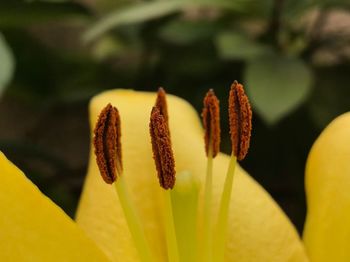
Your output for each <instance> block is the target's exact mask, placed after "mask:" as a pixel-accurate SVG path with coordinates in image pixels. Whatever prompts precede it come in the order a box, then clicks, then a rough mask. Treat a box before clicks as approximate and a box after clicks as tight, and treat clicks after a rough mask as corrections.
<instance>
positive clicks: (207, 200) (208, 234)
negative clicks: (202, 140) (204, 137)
mask: <svg viewBox="0 0 350 262" xmlns="http://www.w3.org/2000/svg"><path fill="white" fill-rule="evenodd" d="M212 186H213V146H212V142H211V138H210V139H209V148H208V158H207V174H206V179H205V189H204V190H205V191H204V211H203V219H204V222H203V255H202V261H208V262H210V261H212V256H213V253H212V252H213V247H212V244H213V240H212V238H213V232H212V219H211V217H212V215H211V213H212V212H211V209H212V208H211V205H212Z"/></svg>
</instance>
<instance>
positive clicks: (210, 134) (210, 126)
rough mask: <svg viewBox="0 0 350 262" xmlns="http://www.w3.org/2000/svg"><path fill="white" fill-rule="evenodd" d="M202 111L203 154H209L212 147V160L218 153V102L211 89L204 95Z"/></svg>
mask: <svg viewBox="0 0 350 262" xmlns="http://www.w3.org/2000/svg"><path fill="white" fill-rule="evenodd" d="M203 104H204V107H203V111H202V120H203V125H204V130H205V134H204V140H205V152H206V153H207V156H208V153H209V147H212V156H213V158H215V157H216V155H217V154H218V153H219V152H220V133H221V131H220V108H219V100H218V98H217V97H216V96H215V93H214V91H213V89H210V90H209V91H208V93H207V94H206V96H205V98H204V101H203Z"/></svg>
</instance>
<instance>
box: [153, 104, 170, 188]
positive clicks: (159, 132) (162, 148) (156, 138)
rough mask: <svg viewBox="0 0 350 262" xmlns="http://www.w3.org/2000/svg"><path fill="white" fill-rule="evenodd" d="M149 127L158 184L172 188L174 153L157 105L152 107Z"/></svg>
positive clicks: (165, 123)
mask: <svg viewBox="0 0 350 262" xmlns="http://www.w3.org/2000/svg"><path fill="white" fill-rule="evenodd" d="M149 128H150V135H151V142H152V150H153V158H154V161H155V164H156V169H157V173H158V179H159V184H160V186H161V187H163V188H164V189H172V188H173V187H174V184H175V161H174V155H173V150H172V148H171V141H170V134H169V127H168V124H167V122H166V120H165V118H164V116H163V115H162V114H161V112H160V110H159V108H158V107H153V109H152V112H151V119H150V126H149Z"/></svg>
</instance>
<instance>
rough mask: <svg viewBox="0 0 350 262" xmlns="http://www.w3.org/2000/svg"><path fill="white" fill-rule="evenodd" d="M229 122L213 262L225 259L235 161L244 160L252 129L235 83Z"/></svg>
mask: <svg viewBox="0 0 350 262" xmlns="http://www.w3.org/2000/svg"><path fill="white" fill-rule="evenodd" d="M229 120H230V133H231V142H232V154H231V159H230V163H229V167H228V170H227V174H226V179H225V184H224V190H223V192H222V196H221V201H220V208H219V215H218V221H217V224H216V239H215V247H214V253H215V256H214V257H215V261H218V262H221V261H224V257H225V249H226V239H227V228H228V215H229V209H230V200H231V194H232V185H233V178H234V173H235V167H236V162H237V159H238V160H242V159H244V157H245V156H246V154H247V152H248V148H249V142H250V134H251V129H252V123H251V120H252V111H251V108H250V104H249V100H248V97H247V96H246V94H245V92H244V89H243V86H242V85H241V84H239V83H238V82H237V81H234V82H233V84H232V86H231V90H230V97H229Z"/></svg>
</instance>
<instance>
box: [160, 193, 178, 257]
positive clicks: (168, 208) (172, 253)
mask: <svg viewBox="0 0 350 262" xmlns="http://www.w3.org/2000/svg"><path fill="white" fill-rule="evenodd" d="M162 191H163V194H164V197H163V199H164V225H165V235H166V243H167V248H168V261H169V262H179V261H180V260H179V251H178V247H177V240H176V231H175V225H174V219H173V217H174V216H173V210H172V204H171V195H170V190H162Z"/></svg>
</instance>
